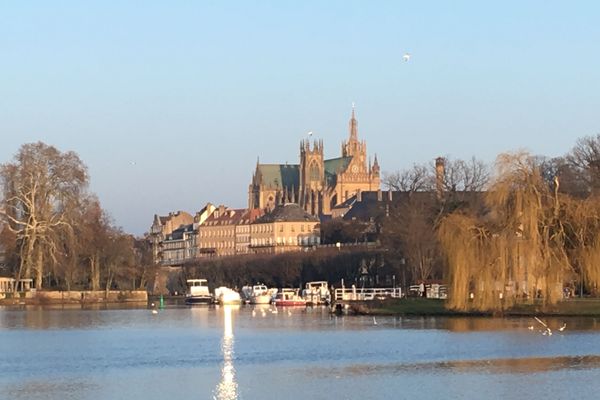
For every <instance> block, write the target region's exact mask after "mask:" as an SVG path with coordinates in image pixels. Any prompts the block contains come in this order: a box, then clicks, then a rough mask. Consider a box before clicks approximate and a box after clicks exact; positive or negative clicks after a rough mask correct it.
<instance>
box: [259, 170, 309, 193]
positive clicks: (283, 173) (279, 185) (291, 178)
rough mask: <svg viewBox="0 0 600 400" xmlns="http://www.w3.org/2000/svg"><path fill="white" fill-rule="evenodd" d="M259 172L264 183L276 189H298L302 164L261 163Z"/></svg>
mask: <svg viewBox="0 0 600 400" xmlns="http://www.w3.org/2000/svg"><path fill="white" fill-rule="evenodd" d="M258 172H259V173H260V175H261V177H262V178H261V182H262V184H263V185H266V186H271V187H273V188H276V189H283V188H288V189H291V188H292V187H293V188H294V189H295V190H297V189H298V182H299V181H300V166H299V165H297V164H259V165H258Z"/></svg>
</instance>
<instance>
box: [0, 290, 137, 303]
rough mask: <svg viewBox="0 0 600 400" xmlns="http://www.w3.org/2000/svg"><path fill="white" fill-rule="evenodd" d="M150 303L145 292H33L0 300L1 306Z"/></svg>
mask: <svg viewBox="0 0 600 400" xmlns="http://www.w3.org/2000/svg"><path fill="white" fill-rule="evenodd" d="M144 302H148V293H147V292H146V291H145V290H109V291H105V290H82V291H79V290H71V291H31V292H25V293H19V294H18V296H16V297H13V296H10V297H7V298H4V299H0V305H4V306H10V305H58V304H106V303H144Z"/></svg>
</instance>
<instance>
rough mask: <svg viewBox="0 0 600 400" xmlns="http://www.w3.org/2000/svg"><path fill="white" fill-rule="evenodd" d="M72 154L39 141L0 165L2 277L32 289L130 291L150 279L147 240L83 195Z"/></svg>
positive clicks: (81, 171)
mask: <svg viewBox="0 0 600 400" xmlns="http://www.w3.org/2000/svg"><path fill="white" fill-rule="evenodd" d="M88 182H89V176H88V171H87V167H86V166H85V165H84V163H83V162H82V161H81V159H80V158H79V156H78V155H77V154H76V153H74V152H72V151H67V152H61V151H59V150H58V149H56V148H55V147H53V146H49V145H47V144H45V143H42V142H37V143H29V144H24V145H22V146H21V148H20V149H19V151H18V152H17V154H16V155H15V156H14V158H13V159H12V160H11V161H9V162H7V163H4V164H2V165H1V166H0V185H1V190H2V198H1V203H0V204H1V205H0V216H1V217H2V220H1V225H0V230H1V235H0V241H1V242H0V244H1V246H2V247H3V248H4V251H5V258H6V260H5V264H6V268H7V269H8V273H10V274H11V275H12V276H14V277H15V278H16V279H21V278H33V281H34V285H35V288H36V289H43V288H56V289H64V290H71V289H89V290H101V289H104V290H110V289H137V288H144V287H145V286H146V282H147V281H148V278H149V277H151V276H153V275H154V273H155V271H154V270H153V268H154V267H153V266H152V260H151V250H150V248H149V244H148V243H147V241H145V240H143V239H136V238H135V237H134V236H132V235H130V234H127V233H125V232H123V230H122V229H121V228H119V227H118V226H116V225H115V224H114V223H113V221H112V220H111V218H110V216H109V215H108V213H107V212H106V211H105V210H104V209H103V208H102V207H101V205H100V201H99V200H98V198H97V197H96V196H95V195H94V194H93V193H90V192H89V191H88Z"/></svg>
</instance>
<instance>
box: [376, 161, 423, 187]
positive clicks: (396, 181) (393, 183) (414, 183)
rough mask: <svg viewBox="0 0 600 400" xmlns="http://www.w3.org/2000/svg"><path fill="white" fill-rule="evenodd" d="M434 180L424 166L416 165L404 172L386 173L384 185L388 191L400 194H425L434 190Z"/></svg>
mask: <svg viewBox="0 0 600 400" xmlns="http://www.w3.org/2000/svg"><path fill="white" fill-rule="evenodd" d="M433 183H434V178H433V176H432V175H431V173H430V169H429V167H428V166H427V165H424V164H414V165H413V166H412V167H411V168H409V169H405V170H402V171H396V172H391V173H385V174H384V176H383V184H384V185H385V186H386V188H387V189H388V190H394V191H400V192H424V191H429V190H432V189H433V187H434V185H433Z"/></svg>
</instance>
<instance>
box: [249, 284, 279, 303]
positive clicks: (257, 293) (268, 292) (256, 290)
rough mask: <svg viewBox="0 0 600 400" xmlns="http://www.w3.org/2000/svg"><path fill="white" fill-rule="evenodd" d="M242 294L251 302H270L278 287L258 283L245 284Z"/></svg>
mask: <svg viewBox="0 0 600 400" xmlns="http://www.w3.org/2000/svg"><path fill="white" fill-rule="evenodd" d="M242 294H243V295H244V299H246V301H248V302H249V303H250V304H270V303H271V300H272V299H273V296H275V294H277V289H269V288H267V286H266V285H262V284H257V285H254V286H244V287H243V288H242Z"/></svg>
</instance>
